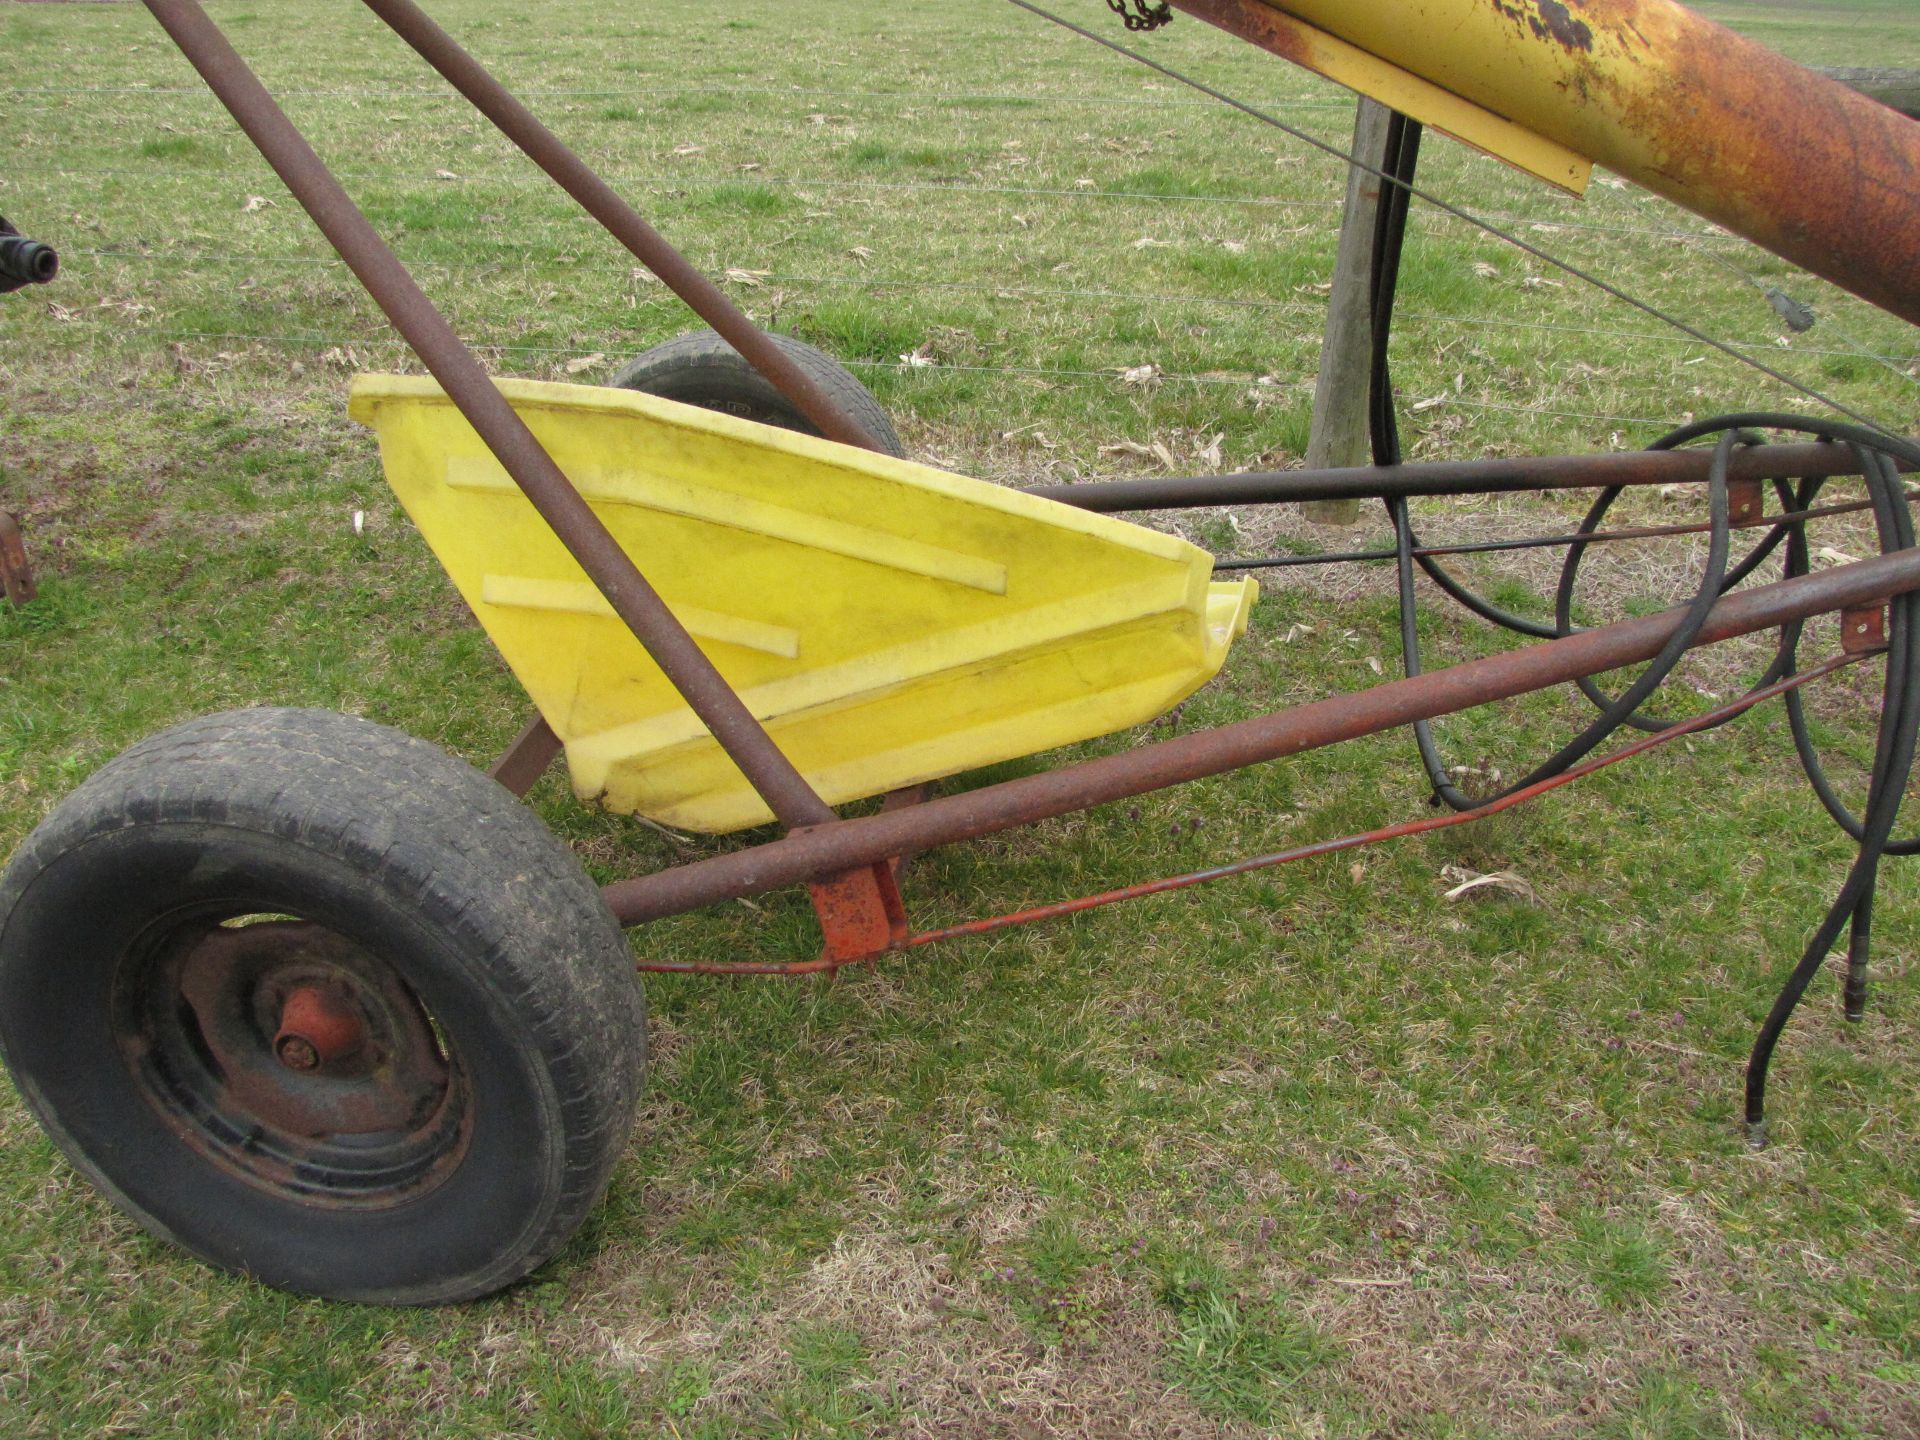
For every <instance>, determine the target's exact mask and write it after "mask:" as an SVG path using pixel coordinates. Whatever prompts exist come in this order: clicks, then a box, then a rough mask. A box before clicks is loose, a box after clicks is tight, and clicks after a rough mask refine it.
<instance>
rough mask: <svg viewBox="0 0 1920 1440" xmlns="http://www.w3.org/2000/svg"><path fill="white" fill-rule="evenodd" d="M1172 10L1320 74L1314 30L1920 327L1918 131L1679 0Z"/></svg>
mask: <svg viewBox="0 0 1920 1440" xmlns="http://www.w3.org/2000/svg"><path fill="white" fill-rule="evenodd" d="M1171 3H1172V4H1173V5H1174V7H1175V8H1176V9H1179V10H1183V11H1186V12H1188V13H1189V14H1192V15H1195V16H1197V17H1199V18H1201V19H1204V20H1208V21H1211V22H1212V23H1214V24H1216V25H1219V26H1221V27H1222V28H1223V29H1226V30H1229V31H1232V32H1233V33H1235V34H1238V35H1242V36H1244V37H1245V38H1248V39H1252V40H1254V41H1255V43H1258V44H1260V45H1262V46H1264V47H1265V48H1267V49H1269V50H1272V51H1273V52H1274V53H1276V54H1278V55H1282V56H1284V57H1286V58H1287V59H1289V60H1294V61H1296V62H1297V63H1299V64H1303V65H1307V66H1308V67H1309V68H1313V61H1312V55H1313V45H1312V36H1311V33H1310V32H1309V31H1307V30H1304V29H1303V28H1302V26H1303V22H1304V26H1305V27H1311V29H1312V30H1319V31H1324V32H1326V33H1327V34H1330V35H1333V36H1335V37H1337V38H1339V39H1340V40H1344V41H1345V42H1347V43H1348V44H1350V45H1353V46H1355V47H1357V48H1358V49H1360V50H1363V51H1365V52H1366V53H1368V54H1370V55H1373V56H1376V57H1378V58H1379V59H1381V60H1384V61H1386V62H1387V63H1388V64H1390V65H1393V66H1396V67H1398V68H1400V69H1403V70H1406V71H1409V72H1411V73H1412V74H1414V75H1417V76H1419V77H1420V78H1421V79H1423V80H1427V81H1430V82H1431V83H1433V84H1434V85H1437V86H1439V87H1440V88H1442V89H1443V90H1447V91H1449V92H1451V93H1452V94H1454V95H1457V96H1459V97H1460V98H1462V99H1463V100H1466V101H1469V102H1471V103H1472V104H1474V105H1477V106H1479V107H1481V108H1482V109H1485V110H1488V111H1491V112H1492V113H1494V114H1495V115H1499V116H1502V117H1504V118H1505V119H1507V120H1510V121H1512V122H1513V123H1515V124H1516V125H1520V126H1522V127H1524V128H1526V129H1528V130H1531V131H1533V132H1534V133H1535V134H1538V135H1541V136H1544V137H1545V138H1546V139H1548V140H1551V141H1553V142H1554V143H1556V144H1559V145H1563V146H1565V147H1566V148H1567V149H1569V150H1571V151H1573V152H1575V153H1576V154H1579V155H1583V156H1585V157H1587V158H1588V159H1589V160H1592V161H1593V162H1594V163H1596V164H1600V165H1605V166H1607V167H1608V168H1609V169H1611V170H1615V171H1617V172H1619V173H1620V174H1622V175H1624V176H1626V177H1627V178H1628V179H1631V180H1634V181H1637V182H1638V183H1640V184H1642V185H1644V186H1646V187H1647V188H1648V189H1649V190H1652V191H1655V192H1656V193H1658V194H1661V195H1664V196H1666V197H1667V198H1668V199H1670V200H1673V201H1675V202H1676V203H1678V204H1680V205H1684V206H1686V207H1687V208H1688V209H1689V210H1692V211H1693V212H1694V213H1695V214H1698V215H1701V216H1703V217H1705V218H1706V219H1708V220H1712V221H1714V222H1715V223H1717V224H1720V225H1724V226H1725V227H1726V228H1727V229H1729V230H1732V231H1734V232H1735V233H1737V234H1740V235H1744V236H1746V237H1747V238H1748V239H1750V240H1753V241H1755V242H1756V243H1758V244H1761V245H1764V246H1766V247H1767V248H1768V249H1769V250H1772V251H1774V252H1775V253H1776V254H1778V255H1781V256H1784V257H1785V258H1786V259H1788V260H1791V261H1793V262H1794V263H1795V264H1797V265H1801V266H1804V267H1805V268H1806V269H1808V270H1810V271H1812V272H1813V273H1814V274H1816V275H1820V276H1824V277H1825V278H1826V279H1828V280H1831V281H1833V282H1834V283H1835V284H1836V285H1841V286H1844V287H1845V288H1847V289H1849V290H1851V291H1853V292H1854V293H1855V294H1856V295H1859V296H1861V297H1862V298H1863V299H1866V300H1869V301H1871V302H1872V303H1873V304H1875V305H1878V306H1881V307H1882V308H1884V309H1886V310H1889V311H1891V312H1892V313H1894V314H1895V315H1898V316H1900V317H1901V318H1903V319H1905V320H1909V321H1912V322H1914V323H1915V324H1920V121H1914V120H1909V119H1908V118H1907V117H1906V116H1904V115H1901V114H1899V113H1898V112H1897V111H1894V110H1892V109H1889V108H1888V107H1887V106H1884V105H1881V104H1879V103H1878V102H1876V101H1873V100H1869V99H1867V98H1866V97H1865V96H1862V95H1859V94H1856V93H1855V92H1854V91H1852V90H1849V89H1847V87H1846V86H1844V85H1841V84H1839V83H1838V82H1837V81H1833V80H1829V79H1827V78H1826V77H1824V76H1821V75H1816V74H1814V73H1813V72H1812V71H1811V70H1807V69H1804V68H1802V67H1801V66H1798V65H1795V64H1794V63H1793V62H1792V61H1790V60H1787V59H1785V58H1784V57H1782V56H1780V55H1776V54H1775V53H1774V52H1773V51H1771V50H1768V49H1767V48H1766V47H1765V46H1762V45H1758V44H1755V43H1754V42H1753V41H1751V40H1746V39H1743V38H1741V37H1740V36H1738V35H1735V34H1734V33H1733V32H1732V31H1730V30H1727V29H1725V28H1724V27H1722V26H1720V25H1716V24H1714V23H1713V22H1712V21H1711V20H1708V19H1707V18H1706V17H1705V16H1703V15H1699V14H1697V13H1695V12H1694V11H1692V10H1689V9H1688V8H1687V7H1686V6H1684V5H1680V4H1676V3H1674V0H1171ZM1335 78H1340V77H1335ZM1347 83H1353V82H1351V81H1348V82H1347ZM1389 103H1391V102H1389ZM1442 123H1443V124H1444V122H1442Z"/></svg>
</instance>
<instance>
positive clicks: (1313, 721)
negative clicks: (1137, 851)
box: [602, 550, 1920, 925]
mask: <svg viewBox="0 0 1920 1440" xmlns="http://www.w3.org/2000/svg"><path fill="white" fill-rule="evenodd" d="M1909 590H1920V550H1905V551H1897V552H1895V553H1893V554H1891V555H1883V556H1879V557H1876V558H1874V559H1870V560H1862V561H1858V562H1856V563H1853V564H1850V565H1845V566H1841V567H1838V568H1836V569H1833V570H1825V571H1821V572H1819V573H1818V574H1814V575H1803V576H1797V577H1795V578H1793V579H1788V580H1779V581H1775V582H1774V583H1772V584H1770V585H1763V586H1756V587H1755V588H1753V589H1751V590H1747V591H1743V592H1741V593H1739V594H1736V595H1731V596H1728V597H1726V598H1724V599H1722V600H1721V601H1719V602H1718V603H1717V604H1716V605H1715V606H1714V607H1713V610H1712V612H1711V613H1710V614H1709V616H1708V617H1707V620H1706V623H1705V625H1704V626H1703V627H1702V629H1701V631H1700V635H1699V640H1698V643H1699V644H1711V643H1713V642H1715V641H1719V640H1726V639H1731V638H1733V637H1734V636H1738V635H1747V634H1751V633H1753V632H1755V631H1758V630H1770V629H1774V628H1776V627H1778V626H1780V625H1783V624H1786V623H1787V622H1789V621H1791V620H1795V619H1799V618H1804V617H1806V616H1811V615H1820V614H1825V613H1826V612H1828V611H1833V610H1842V609H1846V608H1848V607H1852V606H1860V605H1865V604H1868V603H1869V602H1872V601H1876V600H1883V599H1886V598H1887V597H1889V596H1892V595H1896V594H1902V593H1905V592H1907V591H1909ZM1682 613H1683V612H1681V611H1679V610H1670V611H1666V612H1664V613H1663V614H1660V615H1650V616H1646V617H1643V618H1641V619H1637V620H1623V621H1620V622H1619V623H1617V624H1613V625H1607V626H1603V627H1601V628H1598V629H1594V630H1586V631H1582V632H1580V633H1578V634H1575V635H1570V636H1567V637H1566V638H1564V639H1559V640H1549V641H1545V642H1542V643H1539V644H1534V645H1528V646H1525V647H1523V648H1521V649H1518V650H1512V651H1508V652H1506V653H1504V654H1500V655H1493V656H1488V657H1486V658H1484V659H1479V660H1469V661H1466V662H1465V663H1463V664H1459V665H1454V666H1451V667H1449V668H1447V669H1444V670H1434V671H1429V672H1427V673H1425V674H1422V675H1417V676H1413V677H1411V678H1409V679H1404V680H1394V681H1389V682H1387V683H1386V684H1382V685H1376V686H1374V687H1373V688H1372V689H1370V690H1365V691H1361V692H1360V693H1358V694H1354V695H1337V696H1333V697H1331V698H1329V699H1325V700H1319V701H1314V702H1312V703H1310V704H1306V705H1300V706H1296V707H1295V708H1293V709H1291V710H1282V711H1276V712H1274V713H1272V714H1268V715H1262V716H1258V717H1255V718H1254V719H1251V720H1242V721H1238V722H1236V723H1234V724H1231V725H1224V726H1221V727H1219V728H1217V729H1213V730H1204V731H1199V732H1196V733H1194V734H1190V735H1183V736H1179V737H1178V738H1175V739H1172V740H1162V741H1160V742H1158V743H1157V744H1154V745H1149V746H1145V747H1143V748H1141V749H1137V750H1129V751H1125V752H1122V753H1119V754H1114V755H1106V756H1102V757H1100V758H1099V759H1096V760H1087V761H1082V762H1081V763H1079V764H1077V765H1070V766H1066V767H1064V768H1061V769H1058V770H1049V771H1046V772H1044V773H1042V774H1039V775H1029V776H1023V777H1022V778H1020V779H1017V780H1007V781H1003V782H1001V783H1000V784H997V785H990V786H987V787H985V788H983V789H979V790H971V791H968V792H967V793H965V794H961V795H949V796H943V797H941V798H939V799H935V800H929V801H927V802H925V803H924V804H921V805H914V806H910V807H908V808H906V809H902V810H896V811H892V812H890V813H885V814H879V815H871V816H867V817H864V818H861V819H857V820H843V821H841V822H839V823H838V824H835V825H831V826H823V827H820V828H818V829H813V830H808V831H805V832H796V833H794V834H792V835H789V836H787V837H786V838H785V839H781V840H773V841H769V842H768V843H766V844H764V845H759V846H755V847H753V848H751V849H747V850H739V851H735V852H733V853H732V854H728V855H719V856H715V857H714V858H712V859H709V860H698V861H694V862H691V863H689V864H685V865H679V866H675V867H674V868H672V869H670V870H664V871H661V872H659V873H657V874H654V875H648V876H644V877H641V878H638V879H633V880H623V881H618V882H616V883H614V884H612V885H609V886H607V887H605V889H604V891H603V892H602V893H603V894H604V895H605V896H606V899H607V903H608V904H609V905H610V906H611V907H612V909H613V913H614V915H615V916H616V917H617V918H618V919H619V920H620V921H621V923H623V924H626V925H636V924H640V923H642V922H644V921H648V920H656V919H659V918H661V917H663V916H667V915H676V914H679V913H681V912H683V911H687V910H693V909H697V908H699V907H700V906H702V905H711V904H714V903H716V902H718V901H722V900H729V899H736V898H739V897H741V896H747V895H758V894H760V893H762V892H763V891H767V890H771V889H774V888H776V887H777V886H781V885H790V884H795V883H798V882H801V881H806V880H811V879H815V878H818V877H820V876H823V875H833V874H838V873H841V872H843V871H846V870H849V869H851V868H853V867H855V866H858V865H869V864H875V863H880V862H884V861H885V860H886V859H887V858H888V857H889V856H893V855H898V854H900V853H902V852H904V851H908V850H915V849H919V850H925V849H929V848H931V847H933V846H935V845H944V844H949V843H952V842H954V841H958V840H972V839H977V838H978V837H980V836H982V835H990V834H993V833H995V832H997V831H1001V830H1009V829H1012V828H1014V827H1016V826H1020V825H1026V824H1031V823H1033V822H1035V821H1039V820H1046V819H1050V818H1052V817H1054V816H1057V815H1065V814H1069V813H1071V812H1073V811H1076V810H1086V809H1090V808H1092V807H1093V806H1095V805H1101V804H1105V803H1107V802H1109V801H1113V800H1123V799H1126V798H1128V797H1130V796H1134V795H1143V794H1146V793H1147V792H1149V791H1152V790H1161V789H1165V788H1167V787H1168V786H1172V785H1178V784H1182V783H1184V782H1186V781H1189V780H1198V779H1201V778H1202V777H1204V776H1208V775H1217V774H1220V773H1222V772H1224V771H1228V770H1237V769H1241V768H1243V767H1245V766H1248V765H1255V764H1259V763H1260V762H1262V761H1266V760H1274V759H1279V758H1281V757H1283V756H1287V755H1298V754H1301V753H1303V752H1305V751H1308V750H1317V749H1321V748H1323V747H1325V746H1328V745H1333V744H1337V743H1338V742H1340V741H1342V740H1353V739H1358V738H1359V737H1361V736H1363V735H1374V734H1378V733H1380V732H1381V731H1384V730H1393V729H1398V728H1399V727H1401V726H1404V725H1411V724H1412V723H1413V722H1415V721H1416V720H1431V719H1435V718H1437V717H1439V716H1442V715H1449V714H1452V713H1454V712H1456V711H1459V710H1466V709H1470V708H1471V707H1473V706H1475V705H1483V704H1486V703H1488V702H1489V701H1494V700H1504V699H1507V698H1510V697H1512V696H1515V695H1522V694H1526V693H1527V692H1529V691H1533V690H1543V689H1546V688H1548V687H1550V686H1553V685H1558V684H1563V683H1565V682H1567V681H1570V680H1574V679H1577V678H1580V677H1582V676H1588V675H1599V674H1603V673H1605V672H1606V671H1609V670H1615V669H1618V668H1619V667H1620V666H1622V665H1630V664H1633V663H1636V662H1638V661H1641V660H1646V659H1650V658H1651V657H1653V656H1654V655H1656V654H1657V653H1659V650H1660V648H1661V646H1662V645H1663V644H1665V642H1666V640H1667V638H1668V637H1669V636H1670V635H1671V634H1672V633H1673V631H1674V629H1675V628H1676V627H1677V626H1678V624H1679V623H1680V621H1681V617H1682Z"/></svg>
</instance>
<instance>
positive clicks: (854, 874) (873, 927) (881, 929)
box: [807, 860, 907, 965]
mask: <svg viewBox="0 0 1920 1440" xmlns="http://www.w3.org/2000/svg"><path fill="white" fill-rule="evenodd" d="M807 888H808V890H809V892H810V893H811V894H812V897H813V910H814V914H815V915H816V916H818V917H819V920H820V934H821V937H822V939H823V940H824V942H825V944H824V945H823V947H822V949H821V952H820V958H821V960H823V961H825V962H827V963H828V964H830V965H845V964H849V963H851V962H853V961H856V960H868V959H871V958H872V957H874V956H875V955H881V954H884V953H885V952H886V951H888V950H891V949H893V948H894V947H895V946H897V945H899V944H900V943H901V942H903V941H904V940H905V939H906V938H907V909H906V905H905V903H904V902H903V901H902V900H901V898H900V887H899V885H898V884H896V883H895V881H894V875H893V866H892V865H891V864H890V863H889V862H888V861H885V860H882V861H881V862H879V863H878V864H875V865H861V866H858V867H856V868H854V869H852V870H848V871H846V872H845V873H844V874H840V875H833V876H829V877H828V878H827V879H824V880H816V881H814V882H813V883H812V884H811V885H809V886H808V887H807Z"/></svg>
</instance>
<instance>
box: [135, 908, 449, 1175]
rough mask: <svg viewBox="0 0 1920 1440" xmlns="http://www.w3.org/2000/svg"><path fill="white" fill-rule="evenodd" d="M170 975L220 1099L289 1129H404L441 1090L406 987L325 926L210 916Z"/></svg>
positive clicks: (435, 1102)
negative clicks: (221, 920)
mask: <svg viewBox="0 0 1920 1440" xmlns="http://www.w3.org/2000/svg"><path fill="white" fill-rule="evenodd" d="M175 984H176V986H177V990H178V994H179V996H180V998H181V999H182V1000H183V1001H184V1002H185V1004H186V1007H187V1009H188V1011H189V1012H190V1014H191V1015H192V1018H193V1028H194V1033H195V1036H196V1037H197V1039H196V1043H197V1045H198V1046H199V1047H201V1048H202V1049H204V1051H205V1052H206V1053H207V1054H208V1055H210V1056H211V1057H212V1059H213V1060H214V1062H215V1063H216V1065H217V1068H218V1075H219V1077H220V1087H221V1091H222V1092H223V1102H224V1103H225V1104H226V1105H227V1106H229V1107H231V1108H232V1109H233V1110H234V1111H235V1112H236V1113H240V1114H244V1115H246V1116H248V1117H250V1119H251V1120H252V1121H254V1122H258V1123H265V1124H269V1125H271V1126H273V1127H274V1128H275V1129H276V1130H278V1131H280V1132H282V1133H284V1134H287V1135H291V1136H306V1137H317V1136H326V1135H367V1134H377V1133H388V1132H404V1131H407V1130H411V1129H414V1128H416V1127H417V1126H419V1125H420V1124H421V1123H422V1122H423V1121H424V1120H426V1119H428V1118H429V1117H431V1116H432V1115H433V1114H434V1112H435V1111H436V1109H437V1108H438V1106H439V1105H440V1102H441V1101H442V1099H443V1098H444V1096H445V1094H446V1090H447V1083H448V1074H447V1065H446V1061H445V1059H444V1058H443V1057H442V1055H441V1053H440V1047H439V1043H438V1041H437V1040H436V1039H435V1037H434V1033H433V1028H432V1026H431V1025H430V1024H429V1023H428V1021H427V1018H426V1016H425V1014H423V1013H422V1011H421V1009H420V1006H419V1003H418V1002H417V1001H416V1000H415V999H414V998H413V995H412V993H411V992H410V991H409V990H408V989H407V988H406V986H405V985H403V984H402V983H401V982H400V981H399V979H398V978H397V977H396V976H394V975H393V973H392V972H391V971H390V970H388V969H386V967H384V966H382V965H380V964H379V963H378V962H377V961H375V960H373V959H372V957H370V956H368V955H367V954H366V953H365V952H364V951H362V950H360V949H359V948H358V947H357V946H354V945H352V944H350V943H348V942H347V941H345V940H343V939H341V938H340V937H339V936H337V935H335V934H333V933H332V932H331V931H328V930H326V929H324V928H322V927H320V926H317V925H308V924H302V923H295V922H285V921H281V922H267V923H262V924H256V925H247V926H243V927H241V928H238V929H229V928H227V927H225V926H213V927H211V928H210V929H208V930H207V931H206V932H205V933H204V935H202V936H201V937H200V938H199V939H198V940H197V941H196V942H195V943H194V944H192V945H191V946H190V947H189V948H188V949H187V950H186V952H185V953H184V954H183V955H182V956H181V958H180V959H179V961H178V972H177V980H176V982H175ZM155 1023H162V1024H177V1023H178V1021H177V1020H175V1019H174V1018H173V1017H169V1016H161V1017H159V1018H158V1019H157V1020H156V1022H155ZM267 1037H272V1038H271V1040H270V1041H269V1039H268V1038H267Z"/></svg>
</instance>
